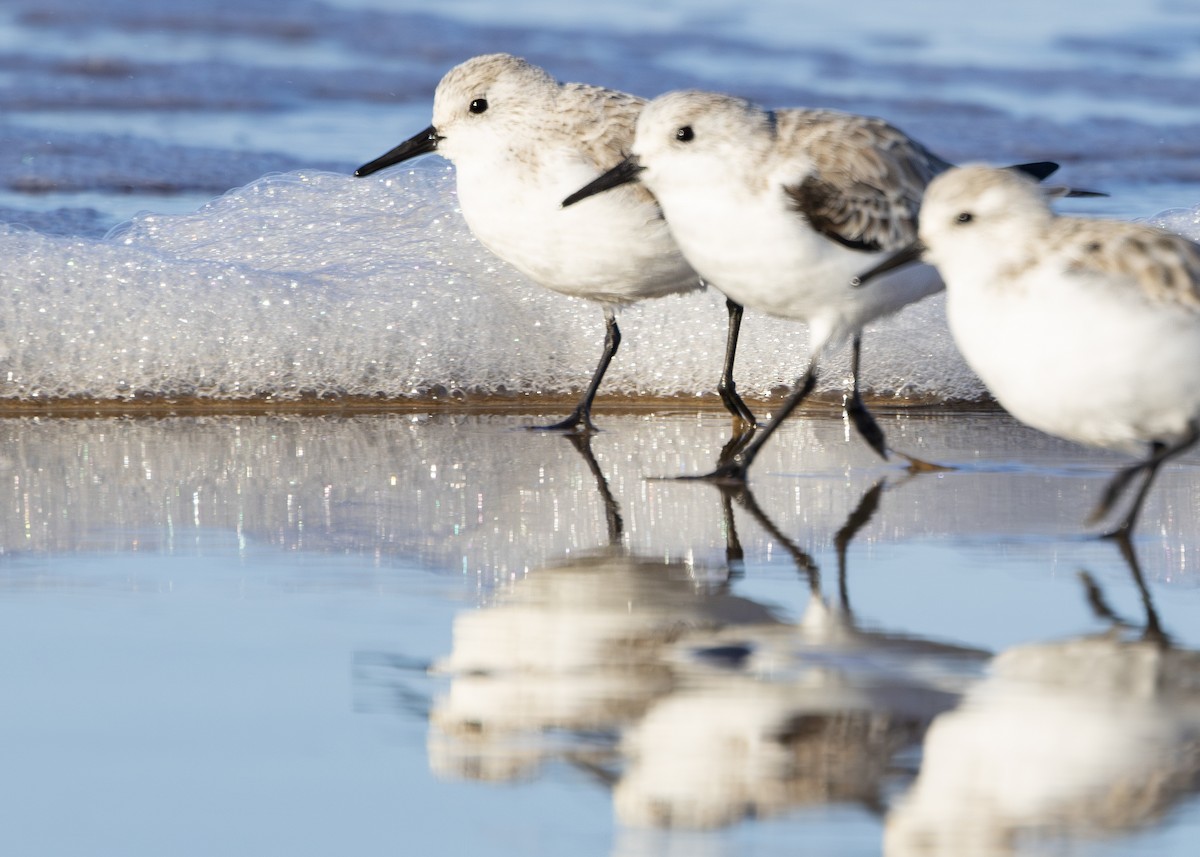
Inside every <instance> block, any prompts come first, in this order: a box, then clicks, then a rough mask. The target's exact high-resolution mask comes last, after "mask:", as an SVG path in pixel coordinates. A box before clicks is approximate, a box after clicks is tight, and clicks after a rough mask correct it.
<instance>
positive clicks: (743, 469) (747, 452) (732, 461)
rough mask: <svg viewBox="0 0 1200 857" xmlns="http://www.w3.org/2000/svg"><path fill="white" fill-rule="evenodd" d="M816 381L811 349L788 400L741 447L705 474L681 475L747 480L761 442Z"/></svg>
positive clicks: (814, 359) (716, 479) (773, 430)
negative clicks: (752, 437)
mask: <svg viewBox="0 0 1200 857" xmlns="http://www.w3.org/2000/svg"><path fill="white" fill-rule="evenodd" d="M816 385H817V354H816V353H815V352H814V353H813V355H812V357H811V358H810V360H809V364H808V369H807V371H805V373H804V374H803V375H801V376H800V377H799V378H798V379H797V380H796V385H795V387H794V388H793V389H792V392H791V395H789V396H788V398H787V401H786V402H784V403H783V406H782V407H780V408H779V410H777V411H776V412H775V413H774V414H773V415H772V417H771V421H770V422H769V423H767V424H766V425H765V426H763V428H762V429H761V430H760V431H759V432H758V434H757V435H755V436H754V440H753V441H751V442H750V443H748V444H747V445H746V446H745V448H744V449H742V450H740V451H738V452H736V453H735V454H734V455H732V456H731V457H730V458H729V459H728V460H727V461H718V462H717V469H716V470H714V471H713V472H712V473H709V474H706V475H704V476H694V477H684V478H688V479H708V480H711V481H713V482H729V483H738V482H745V481H746V473H747V472H748V471H749V470H750V465H751V464H752V463H753V462H754V458H755V456H757V455H758V451H759V450H760V449H762V447H763V444H764V443H766V442H767V440H768V439H769V438H770V437H771V435H772V434H774V433H775V430H776V429H778V428H779V426H780V425H781V424H782V423H783V421H784V420H785V419H787V416H788V414H790V413H791V412H792V411H794V410H796V408H797V407H798V406H799V405H800V403H801V402H803V401H804V399H805V398H806V397H807V396H808V394H809V393H811V392H812V391H813V388H814V387H815V386H816Z"/></svg>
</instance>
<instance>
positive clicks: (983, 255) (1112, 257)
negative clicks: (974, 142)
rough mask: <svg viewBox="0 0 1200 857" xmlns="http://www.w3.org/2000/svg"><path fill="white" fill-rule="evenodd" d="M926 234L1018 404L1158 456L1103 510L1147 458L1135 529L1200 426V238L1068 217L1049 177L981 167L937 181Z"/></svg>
mask: <svg viewBox="0 0 1200 857" xmlns="http://www.w3.org/2000/svg"><path fill="white" fill-rule="evenodd" d="M920 238H921V242H922V244H923V245H924V246H925V258H926V260H927V261H930V262H932V263H933V264H935V265H936V266H937V268H938V270H939V271H940V272H941V274H942V276H943V277H944V278H945V280H946V290H947V298H946V312H947V317H948V319H949V322H950V329H951V332H952V333H953V334H954V339H955V342H956V343H957V344H958V347H959V350H961V351H962V353H963V356H964V357H965V358H966V360H967V363H968V364H970V366H971V368H973V369H974V370H975V372H976V373H977V374H978V375H979V377H980V379H981V380H982V381H983V382H984V384H986V385H987V387H988V389H989V390H991V392H992V393H993V395H995V397H996V399H997V400H998V401H999V402H1000V403H1001V404H1002V405H1004V407H1005V408H1006V409H1008V410H1009V411H1010V412H1011V413H1012V414H1013V415H1014V416H1016V417H1017V418H1018V419H1020V420H1022V421H1023V422H1026V423H1028V424H1029V425H1031V426H1033V427H1035V428H1038V429H1041V430H1042V431H1045V432H1048V433H1050V434H1054V435H1058V436H1059V437H1064V438H1067V439H1068V440H1073V441H1076V442H1079V443H1084V444H1090V445H1093V446H1100V447H1107V448H1111V449H1118V450H1124V451H1127V452H1133V453H1135V454H1146V455H1147V457H1146V459H1145V460H1144V461H1143V462H1142V463H1141V464H1139V465H1135V466H1134V467H1132V468H1129V469H1127V470H1126V471H1122V474H1119V475H1118V478H1117V479H1114V481H1113V483H1112V485H1110V488H1109V491H1108V492H1107V494H1106V496H1105V500H1104V501H1103V502H1102V503H1101V508H1100V510H1098V512H1099V513H1100V514H1103V513H1106V512H1107V510H1108V508H1109V507H1110V506H1111V505H1112V502H1113V501H1114V500H1115V499H1116V497H1117V495H1119V494H1120V493H1121V491H1122V490H1123V488H1124V485H1125V484H1126V483H1127V482H1128V481H1129V479H1130V478H1131V476H1132V475H1135V474H1136V472H1140V471H1147V478H1146V481H1145V482H1144V483H1143V488H1142V490H1141V492H1140V493H1139V496H1138V499H1137V500H1136V501H1135V502H1134V505H1133V508H1132V510H1131V513H1130V514H1129V515H1128V516H1127V517H1126V519H1125V521H1124V522H1123V523H1122V527H1121V531H1122V532H1128V531H1129V530H1130V529H1131V528H1132V526H1133V520H1134V518H1135V517H1136V514H1137V512H1138V510H1139V509H1140V505H1141V499H1142V498H1144V496H1145V491H1146V489H1147V488H1148V487H1149V484H1150V479H1152V478H1153V475H1154V471H1155V470H1156V469H1157V467H1158V465H1159V464H1160V463H1161V462H1162V461H1163V460H1165V459H1166V458H1169V457H1170V456H1172V455H1175V454H1178V453H1179V452H1182V451H1183V450H1184V449H1186V448H1188V447H1189V446H1190V445H1191V444H1192V443H1194V442H1195V438H1196V436H1197V431H1198V428H1197V426H1198V425H1200V246H1197V245H1196V244H1194V243H1192V242H1191V241H1188V240H1187V239H1185V238H1182V237H1180V236H1178V235H1173V234H1171V233H1169V232H1165V231H1162V230H1160V229H1155V228H1152V227H1149V226H1143V225H1139V224H1132V223H1122V222H1119V221H1113V220H1095V219H1088V218H1081V217H1060V216H1058V215H1056V214H1055V213H1054V212H1053V211H1052V210H1051V209H1050V207H1049V204H1048V200H1047V191H1046V189H1044V188H1041V187H1039V186H1038V185H1037V184H1035V183H1034V182H1032V181H1030V180H1029V179H1027V178H1025V177H1023V176H1020V175H1018V174H1016V173H1013V172H1010V171H1007V170H997V169H993V168H990V167H980V166H971V167H964V168H962V169H956V170H951V171H949V172H947V173H945V174H944V175H942V176H939V177H938V178H937V179H935V180H934V181H933V182H932V183H931V184H930V185H929V188H928V190H927V191H926V196H925V201H924V204H923V206H922V208H921V228H920ZM1126 474H1128V475H1126ZM1118 480H1119V481H1118Z"/></svg>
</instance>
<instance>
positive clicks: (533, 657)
mask: <svg viewBox="0 0 1200 857" xmlns="http://www.w3.org/2000/svg"><path fill="white" fill-rule="evenodd" d="M565 439H566V440H567V441H568V442H570V443H571V444H572V445H573V446H574V447H575V449H576V450H577V451H578V452H579V454H580V456H581V457H582V458H583V460H584V462H585V463H586V465H587V467H588V470H589V471H590V472H591V473H592V475H593V476H594V477H595V481H596V489H597V492H598V494H599V496H600V498H601V500H602V502H603V505H604V509H605V518H606V522H607V529H608V543H607V545H605V546H603V547H601V548H597V549H596V550H595V551H593V552H592V553H590V554H588V553H585V555H584V556H579V557H570V558H566V559H563V560H562V561H560V562H556V563H552V564H550V565H547V566H545V567H542V568H539V569H536V570H534V571H531V572H530V573H529V574H528V575H527V576H526V577H525V578H524V579H522V580H520V581H518V582H517V583H515V584H514V585H513V587H512V589H511V590H510V591H508V592H507V593H506V594H505V595H504V596H503V597H502V598H500V599H499V600H498V602H497V603H496V604H494V605H491V606H488V607H486V608H484V609H481V610H472V611H467V612H464V613H461V614H459V616H458V617H457V618H456V619H455V622H454V628H453V649H452V651H451V653H450V654H449V655H448V656H447V657H446V658H445V659H444V660H443V661H442V662H441V663H439V664H438V665H437V666H436V669H437V670H438V671H439V672H442V673H444V674H447V675H449V676H451V679H452V680H451V682H450V685H449V689H448V691H447V692H446V693H445V694H444V695H443V696H442V697H441V698H439V699H437V700H436V701H435V703H434V706H433V709H432V712H431V715H430V733H429V756H430V764H431V766H432V767H433V768H434V770H435V771H437V772H438V773H440V774H442V775H446V776H459V777H468V778H473V779H484V780H508V779H514V778H518V777H527V776H531V775H532V774H534V773H535V772H536V771H537V770H538V768H539V767H540V766H541V765H542V764H543V763H544V762H546V761H547V760H550V759H566V760H568V761H570V762H572V763H574V764H576V765H578V766H580V767H582V768H584V769H585V770H590V771H594V772H597V773H599V774H600V775H601V776H602V777H605V776H606V775H605V774H603V773H602V772H603V771H604V770H605V767H604V766H605V765H606V764H608V763H610V762H611V761H612V755H613V753H614V752H615V745H616V735H617V732H618V730H620V729H621V728H623V727H624V726H626V725H627V724H628V723H630V722H633V721H634V720H636V719H637V718H638V717H640V716H641V715H642V714H643V713H644V711H645V709H646V707H647V706H648V705H649V704H650V703H651V702H652V700H654V699H655V698H657V697H659V696H662V695H663V694H666V693H668V692H669V691H670V690H671V687H672V686H673V684H674V675H673V672H672V670H671V668H670V666H669V665H668V664H667V663H666V662H665V661H664V660H663V657H662V652H663V650H664V648H665V647H667V646H669V645H670V644H672V643H673V642H674V641H676V640H678V639H679V638H680V637H681V636H683V635H684V634H686V633H688V632H692V631H700V630H704V631H714V630H716V629H718V628H722V627H725V626H727V625H731V624H745V623H751V624H755V625H770V624H774V623H776V622H777V621H778V620H777V619H776V618H775V616H774V614H773V613H772V611H771V610H769V609H768V608H767V607H764V606H763V605H761V604H758V603H756V602H754V601H750V600H748V599H744V598H738V597H735V596H732V595H729V594H728V593H727V587H726V578H727V574H726V572H725V570H722V569H713V570H711V573H710V570H706V569H703V568H697V567H696V566H695V565H694V564H693V563H690V562H685V561H682V560H670V559H667V560H664V559H661V558H653V557H643V556H635V555H631V554H630V553H629V552H627V551H626V550H624V549H623V548H622V546H621V542H622V534H623V524H622V517H621V512H620V507H619V504H618V503H617V500H616V499H615V497H614V496H613V494H612V491H611V490H610V488H609V485H608V481H607V479H606V478H605V476H604V473H603V471H602V469H601V468H600V466H599V463H598V462H597V460H596V458H595V455H594V454H593V452H592V448H591V437H590V436H588V435H574V434H569V435H566V436H565Z"/></svg>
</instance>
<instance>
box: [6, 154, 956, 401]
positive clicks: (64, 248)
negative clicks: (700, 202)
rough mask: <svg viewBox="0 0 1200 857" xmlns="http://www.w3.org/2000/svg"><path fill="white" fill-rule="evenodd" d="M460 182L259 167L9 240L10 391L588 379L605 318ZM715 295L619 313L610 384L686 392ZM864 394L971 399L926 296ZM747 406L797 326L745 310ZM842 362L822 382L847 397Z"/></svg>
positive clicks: (327, 390) (386, 386) (873, 366)
mask: <svg viewBox="0 0 1200 857" xmlns="http://www.w3.org/2000/svg"><path fill="white" fill-rule="evenodd" d="M453 184H454V182H453V173H452V171H451V170H450V169H449V168H447V167H444V166H442V165H440V164H438V163H437V162H436V161H435V162H433V163H431V164H422V165H418V166H417V167H414V168H412V169H409V170H407V171H404V172H396V171H393V172H392V173H391V174H389V175H388V176H387V177H384V178H379V179H353V178H349V177H347V176H341V175H336V174H332V173H317V172H297V173H289V174H285V175H275V176H267V177H264V178H262V179H260V180H259V181H256V182H254V183H252V184H250V185H247V186H246V187H243V188H240V189H238V190H235V191H232V192H230V193H228V194H226V195H225V196H223V197H221V198H219V199H216V200H214V201H212V202H211V203H209V204H208V205H206V206H204V207H203V208H201V209H200V210H199V211H197V212H195V213H194V214H190V215H186V216H163V215H152V214H145V215H141V216H139V217H137V218H135V219H134V220H132V221H131V222H130V223H128V224H125V225H124V226H122V227H121V228H119V229H117V230H115V231H114V233H113V234H112V235H110V236H109V237H108V238H106V239H104V240H101V241H93V240H86V239H69V238H61V237H52V236H46V235H41V234H38V233H34V232H30V231H24V230H16V229H10V230H7V231H3V232H0V254H2V256H3V259H4V261H5V264H4V267H3V270H2V271H0V330H2V331H3V333H2V334H0V382H2V383H3V387H2V393H0V395H3V396H4V397H7V398H38V397H57V396H95V397H99V398H130V397H133V396H138V395H198V396H204V397H216V398H226V397H231V398H237V397H246V396H257V395H271V396H275V397H279V398H289V397H298V396H300V395H302V394H317V395H377V394H382V395H387V396H423V395H428V394H429V393H430V392H431V391H434V390H447V391H451V392H453V391H466V392H486V393H504V392H507V393H524V392H545V393H563V394H565V393H569V392H570V391H572V390H575V389H578V387H579V386H580V385H581V384H583V383H584V382H585V381H586V380H587V378H588V377H589V375H590V372H591V369H592V366H593V364H594V362H595V359H596V355H597V354H598V353H599V350H600V345H601V339H602V336H603V322H602V319H601V314H600V312H599V310H598V308H597V307H596V306H595V305H593V304H591V303H588V302H586V301H583V300H577V299H572V298H567V297H563V296H560V295H555V294H551V293H548V292H546V291H545V290H543V289H540V288H537V287H536V286H534V285H532V284H531V283H529V282H528V281H526V280H525V279H524V278H523V277H522V276H521V275H520V274H518V273H517V272H515V271H514V270H512V269H510V268H508V267H507V266H505V265H503V264H502V263H501V262H499V261H498V260H497V259H496V258H495V257H494V256H492V255H491V254H490V253H489V252H488V251H487V250H485V249H484V248H483V247H482V246H481V245H479V244H478V242H476V241H475V240H474V238H472V237H471V235H470V233H469V231H468V230H467V228H466V225H465V224H464V223H463V221H462V218H461V216H460V215H459V214H458V212H457V209H456V201H455V196H454V191H453ZM724 326H725V311H724V307H723V299H722V298H721V296H720V295H719V294H718V293H716V292H712V291H710V292H709V293H707V294H700V295H690V296H685V297H671V298H664V299H661V300H657V301H649V302H644V303H642V304H640V305H637V306H635V307H632V308H630V309H628V310H625V311H624V312H623V314H622V328H623V330H624V333H625V339H624V342H623V344H622V348H621V352H620V354H619V355H618V357H617V359H616V360H615V361H614V363H613V366H612V368H611V369H610V371H609V375H608V378H607V379H606V382H605V387H604V391H605V392H610V393H613V392H619V393H627V394H643V395H685V396H686V395H696V394H702V393H708V392H711V391H712V390H713V389H714V388H715V382H716V378H717V374H718V370H719V365H720V358H721V350H722V346H723V338H724ZM877 327H878V329H879V333H877V334H875V335H872V336H871V337H870V338H869V340H868V341H869V343H870V345H869V350H868V352H867V354H866V355H865V362H866V364H867V370H866V382H867V384H868V385H869V387H870V388H871V389H873V390H874V391H876V392H878V393H881V394H884V395H890V394H893V393H897V394H920V395H935V396H940V397H947V398H956V397H957V398H961V397H972V396H975V395H977V394H978V393H979V389H980V388H979V387H978V384H977V382H976V381H975V380H974V378H973V377H972V376H971V375H970V373H969V372H968V371H967V369H966V368H965V366H963V365H962V364H961V362H960V361H959V359H958V357H957V355H956V353H955V351H954V348H953V345H952V344H951V342H950V338H949V335H948V333H947V332H946V331H945V328H944V324H943V323H942V310H941V306H940V303H939V302H938V301H936V300H933V301H927V302H926V303H924V304H922V305H920V306H917V307H913V308H910V309H909V310H908V311H906V312H905V313H903V314H902V315H901V316H899V317H897V318H896V319H894V320H892V321H887V322H883V323H881V324H879V325H877ZM744 330H745V333H744V340H743V342H744V345H743V347H742V350H741V352H740V354H739V367H738V377H739V383H740V384H741V386H742V389H743V390H744V391H745V392H747V393H748V394H752V395H753V394H764V393H767V392H769V391H770V390H772V389H773V388H776V387H777V386H779V385H781V384H784V383H788V382H790V381H792V380H793V376H794V374H796V373H797V372H798V371H799V370H800V368H801V367H802V366H803V365H804V357H805V350H806V341H807V335H806V331H805V329H804V328H803V326H802V325H797V324H793V323H788V322H783V321H778V320H773V319H767V318H765V317H762V316H757V315H748V317H747V323H746V326H745V328H744ZM845 372H846V362H845V359H844V355H843V360H842V362H841V363H840V364H836V363H835V364H833V365H832V366H831V370H830V371H829V372H828V373H827V375H826V380H827V381H828V382H829V384H830V386H831V387H837V386H839V385H841V383H842V381H843V376H844V374H845Z"/></svg>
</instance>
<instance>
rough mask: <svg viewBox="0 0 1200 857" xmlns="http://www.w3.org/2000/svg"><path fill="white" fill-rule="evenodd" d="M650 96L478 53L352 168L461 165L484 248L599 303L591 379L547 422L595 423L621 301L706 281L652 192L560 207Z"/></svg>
mask: <svg viewBox="0 0 1200 857" xmlns="http://www.w3.org/2000/svg"><path fill="white" fill-rule="evenodd" d="M644 103H645V102H644V100H643V99H641V98H638V97H636V96H633V95H627V94H626V93H623V92H617V91H614V90H611V89H603V88H601V87H596V86H586V85H584V84H578V83H564V84H560V83H558V82H556V81H555V80H554V78H552V77H551V76H550V75H549V74H547V73H546V72H545V71H544V70H543V69H541V68H538V67H537V66H535V65H531V64H530V63H528V62H526V61H525V60H522V59H518V58H517V57H514V56H510V55H508V54H489V55H486V56H478V57H474V58H473V59H470V60H467V61H466V62H464V63H462V64H461V65H458V66H455V67H454V68H452V69H451V70H450V71H449V72H447V74H446V76H445V77H443V78H442V80H441V83H439V84H438V87H437V91H436V92H435V93H434V98H433V124H432V125H431V126H430V127H428V128H426V129H425V130H423V131H421V132H420V133H419V134H417V135H415V136H414V137H412V138H411V139H409V140H407V141H405V142H404V143H401V144H400V145H399V146H396V147H395V148H394V149H392V150H391V151H389V152H388V153H386V154H385V155H383V156H381V157H379V158H377V159H376V160H374V161H371V162H370V163H368V164H364V165H363V166H361V167H359V168H358V169H357V170H356V171H355V173H354V174H355V175H356V176H366V175H370V174H371V173H374V172H376V171H377V170H381V169H384V168H385V167H390V166H392V165H393V164H398V163H400V162H402V161H406V160H408V159H409V158H413V157H416V156H417V155H422V154H425V153H427V152H437V153H438V154H439V155H442V156H444V157H446V158H447V159H449V160H450V161H452V162H453V163H454V166H455V172H456V182H457V186H458V200H459V204H460V205H461V206H462V213H463V217H464V218H465V219H466V221H467V225H468V226H470V228H471V231H472V232H473V233H474V234H475V237H476V238H478V239H479V240H480V241H481V242H482V243H483V244H484V246H486V247H487V248H488V249H489V250H491V251H492V252H493V253H495V254H496V255H497V256H499V257H500V258H501V259H503V260H504V261H506V262H508V263H509V264H511V265H512V266H513V267H515V268H517V269H518V270H519V271H521V272H522V273H523V274H525V275H526V276H528V277H529V278H530V279H531V280H533V281H534V282H535V283H537V284H539V285H541V286H544V287H546V288H548V289H552V290H553V291H556V292H561V293H562V294H566V295H574V296H577V297H582V298H588V299H590V300H593V301H596V302H597V303H599V304H600V305H601V306H602V307H603V309H604V319H605V324H606V336H605V340H604V350H603V353H602V355H601V357H600V362H599V364H598V365H597V366H596V371H595V373H594V375H593V377H592V380H591V383H590V384H589V386H588V387H587V389H586V391H585V392H584V394H583V397H582V398H581V399H580V401H579V404H578V405H577V406H576V408H575V410H574V412H573V413H572V414H571V415H570V416H569V417H567V418H566V419H565V420H563V421H562V422H560V423H556V424H555V425H550V426H543V427H542V428H546V429H558V430H564V431H576V432H590V431H594V430H595V429H594V426H593V425H592V421H591V407H592V400H593V398H594V397H595V395H596V390H597V388H598V387H599V386H600V382H601V380H602V379H603V377H604V372H605V370H606V369H607V368H608V364H609V362H610V361H611V360H612V357H613V355H614V354H616V351H617V348H618V346H619V345H620V341H621V332H620V329H619V328H618V327H617V321H616V310H617V309H618V308H619V307H621V306H623V305H625V304H629V303H632V302H634V301H638V300H641V299H643V298H653V297H660V296H663V295H669V294H675V293H679V292H686V291H690V290H693V289H698V288H701V287H702V284H701V283H700V281H699V278H698V277H697V275H696V273H695V271H693V270H692V269H691V267H690V266H689V265H688V264H687V262H685V261H684V259H683V257H682V256H681V255H680V253H679V250H678V248H677V247H676V245H675V242H674V241H673V240H672V238H671V234H670V231H669V230H668V228H667V225H666V223H665V222H664V221H663V218H662V212H661V211H660V209H659V207H658V205H657V203H656V202H655V201H654V199H653V198H652V197H651V196H650V194H649V193H647V192H646V191H645V190H644V189H641V188H630V189H628V190H627V191H626V192H624V193H622V194H620V195H619V196H614V197H613V198H612V199H611V200H609V201H608V202H607V203H606V204H605V205H604V206H603V207H602V208H600V207H598V208H596V209H594V210H590V211H588V210H584V209H579V210H577V211H571V212H565V211H563V210H562V209H561V207H560V205H559V202H560V200H561V199H562V198H563V197H564V196H566V195H567V194H568V193H570V192H571V191H572V190H574V189H575V188H577V187H579V186H580V185H582V184H583V183H584V182H586V181H588V180H590V179H591V178H593V177H594V176H595V175H596V173H597V172H598V171H601V170H604V169H607V168H608V167H611V166H612V165H613V164H615V163H617V162H618V161H620V160H621V158H622V156H623V155H624V153H625V152H626V151H628V148H629V145H630V143H631V142H632V141H633V132H634V126H635V123H636V121H637V117H638V113H639V112H640V111H641V109H642V105H643V104H644Z"/></svg>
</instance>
